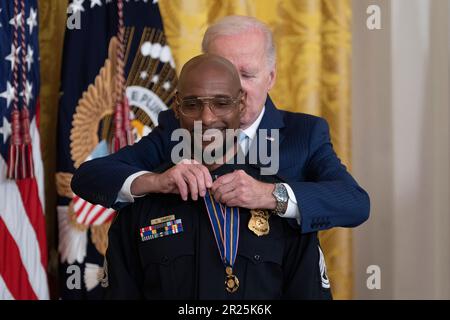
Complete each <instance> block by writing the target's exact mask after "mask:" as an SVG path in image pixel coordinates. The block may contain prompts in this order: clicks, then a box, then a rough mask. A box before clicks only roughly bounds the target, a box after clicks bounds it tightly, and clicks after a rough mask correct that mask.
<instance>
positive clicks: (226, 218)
mask: <svg viewBox="0 0 450 320" xmlns="http://www.w3.org/2000/svg"><path fill="white" fill-rule="evenodd" d="M204 200H205V205H206V211H207V212H208V217H209V221H210V222H211V227H212V230H213V233H214V238H215V239H216V244H217V248H218V249H219V254H220V258H221V260H222V262H223V263H224V266H225V290H227V291H228V292H229V293H234V292H236V291H237V290H238V288H239V279H238V278H237V276H236V275H234V274H233V265H234V262H235V261H236V255H237V249H238V244H239V208H230V207H227V206H224V205H222V204H220V203H218V202H217V201H215V200H214V198H213V197H212V195H211V193H210V192H209V190H208V191H207V193H206V195H205V198H204Z"/></svg>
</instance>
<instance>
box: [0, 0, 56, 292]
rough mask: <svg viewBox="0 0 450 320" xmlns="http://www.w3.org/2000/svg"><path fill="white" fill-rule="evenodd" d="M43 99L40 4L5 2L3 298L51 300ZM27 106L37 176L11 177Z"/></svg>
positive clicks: (1, 64)
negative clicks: (14, 139) (14, 144)
mask: <svg viewBox="0 0 450 320" xmlns="http://www.w3.org/2000/svg"><path fill="white" fill-rule="evenodd" d="M15 68H16V70H17V71H16V73H15V72H14V69H15ZM15 74H16V76H15ZM38 95H39V46H38V4H37V0H0V300H4V299H48V298H49V291H48V283H47V272H46V268H47V244H46V234H45V217H44V184H43V182H44V175H43V166H42V158H41V150H40V138H39V97H38ZM24 105H26V106H28V110H29V121H30V122H29V124H30V125H29V135H30V137H31V147H32V159H33V162H34V166H33V167H32V168H33V176H32V177H28V178H23V179H19V178H16V179H8V178H7V161H8V157H9V152H8V148H9V145H10V142H11V136H12V134H13V133H14V130H13V129H12V128H13V126H12V122H13V121H12V119H11V113H12V111H13V110H14V108H15V107H18V110H23V109H24ZM23 127H24V126H23V125H22V130H24V128H23ZM24 131H25V130H24ZM26 131H28V130H26Z"/></svg>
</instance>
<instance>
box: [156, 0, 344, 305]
mask: <svg viewBox="0 0 450 320" xmlns="http://www.w3.org/2000/svg"><path fill="white" fill-rule="evenodd" d="M159 6H160V10H161V15H162V18H163V21H164V28H165V32H166V36H167V38H168V42H169V44H170V46H171V48H172V51H173V55H174V58H175V61H176V63H177V68H178V71H179V70H180V67H181V66H182V65H183V64H184V63H185V62H186V61H187V60H188V59H189V58H191V57H193V56H194V55H197V54H199V53H200V52H201V50H200V44H201V39H202V37H203V34H204V32H205V30H206V28H207V27H208V26H209V25H210V24H211V23H213V22H215V21H216V20H217V19H219V18H221V17H223V16H226V15H230V14H242V15H250V16H254V17H256V18H258V19H260V20H261V21H264V22H266V23H267V24H268V25H269V26H270V27H271V29H272V31H273V32H274V36H275V42H276V45H277V68H278V75H277V80H276V85H275V87H274V88H273V90H272V91H271V93H270V95H271V97H272V98H273V100H274V102H275V104H276V105H277V106H278V107H279V108H282V109H285V110H290V111H296V112H306V113H310V114H314V115H318V116H322V117H324V118H326V119H327V120H328V122H329V124H330V130H331V136H332V142H333V145H334V149H335V150H336V152H337V154H338V155H339V157H340V158H341V159H342V161H343V163H344V164H346V165H347V166H350V146H351V145H350V143H351V141H350V134H351V127H350V125H351V124H350V119H351V118H350V117H351V114H350V111H351V107H350V80H351V79H350V74H351V69H350V54H351V31H350V28H351V1H350V0H221V1H212V0H159ZM320 236H321V244H322V246H323V249H324V252H325V257H326V261H327V266H328V274H329V276H330V279H331V284H332V289H333V295H334V297H335V298H336V299H350V298H351V297H352V286H353V283H352V246H351V245H352V242H351V241H352V238H351V231H350V230H348V229H341V228H336V229H333V230H330V231H326V232H322V233H321V235H320Z"/></svg>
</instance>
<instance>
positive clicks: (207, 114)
mask: <svg viewBox="0 0 450 320" xmlns="http://www.w3.org/2000/svg"><path fill="white" fill-rule="evenodd" d="M211 107H213V106H212V105H210V103H209V102H208V103H204V105H203V111H202V116H201V120H202V122H203V124H204V125H206V126H208V125H209V124H211V123H213V122H214V121H215V120H216V115H215V114H214V113H213V112H212V111H211Z"/></svg>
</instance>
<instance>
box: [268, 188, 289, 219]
mask: <svg viewBox="0 0 450 320" xmlns="http://www.w3.org/2000/svg"><path fill="white" fill-rule="evenodd" d="M272 194H273V196H274V197H275V199H276V200H277V206H276V207H275V210H272V213H274V214H277V215H281V216H282V215H283V214H284V213H285V212H286V209H287V205H288V201H289V195H288V192H287V190H286V187H285V186H284V184H282V183H276V184H275V189H274V190H273V192H272Z"/></svg>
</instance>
